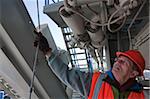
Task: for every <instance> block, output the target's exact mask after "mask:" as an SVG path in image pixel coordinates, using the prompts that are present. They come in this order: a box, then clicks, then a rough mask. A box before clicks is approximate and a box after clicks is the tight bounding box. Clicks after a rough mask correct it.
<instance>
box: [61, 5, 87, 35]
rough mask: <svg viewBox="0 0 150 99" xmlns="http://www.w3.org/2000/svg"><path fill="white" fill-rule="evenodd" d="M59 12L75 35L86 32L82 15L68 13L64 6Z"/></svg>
mask: <svg viewBox="0 0 150 99" xmlns="http://www.w3.org/2000/svg"><path fill="white" fill-rule="evenodd" d="M59 13H60V16H61V17H62V18H63V20H64V21H65V23H66V24H67V25H68V26H69V27H70V28H71V29H72V31H73V33H74V35H75V37H77V35H80V34H84V33H85V29H84V20H83V18H82V17H80V16H79V15H77V14H75V13H68V12H67V11H66V10H65V7H64V6H62V7H60V9H59Z"/></svg>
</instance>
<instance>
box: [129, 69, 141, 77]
mask: <svg viewBox="0 0 150 99" xmlns="http://www.w3.org/2000/svg"><path fill="white" fill-rule="evenodd" d="M137 75H139V72H138V71H135V70H134V71H132V72H131V74H130V78H135V77H136V76H137Z"/></svg>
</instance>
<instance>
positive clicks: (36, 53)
mask: <svg viewBox="0 0 150 99" xmlns="http://www.w3.org/2000/svg"><path fill="white" fill-rule="evenodd" d="M36 1H37V2H36V4H37V13H38V25H39V30H40V14H39V3H38V0H36ZM39 43H40V42H38V45H37V48H36V52H35V58H34V64H33V75H32V79H31V83H30V91H29V99H31V98H32V97H31V95H32V91H33V83H34V78H35V71H36V65H37V58H38V52H39Z"/></svg>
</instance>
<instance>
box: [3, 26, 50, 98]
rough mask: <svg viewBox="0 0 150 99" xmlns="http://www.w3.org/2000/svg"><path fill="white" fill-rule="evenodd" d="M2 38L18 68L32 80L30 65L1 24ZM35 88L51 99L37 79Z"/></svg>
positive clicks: (44, 96)
mask: <svg viewBox="0 0 150 99" xmlns="http://www.w3.org/2000/svg"><path fill="white" fill-rule="evenodd" d="M0 38H1V41H2V42H3V44H2V46H4V47H5V48H6V49H7V50H8V51H9V52H10V53H11V55H13V56H14V59H15V61H17V63H18V66H20V68H21V69H22V70H23V71H24V72H25V75H27V77H28V78H29V79H31V77H32V74H33V73H32V71H31V69H30V68H29V65H28V64H27V63H26V61H25V59H24V58H23V56H22V55H21V54H20V52H19V51H18V50H17V47H16V46H15V44H14V43H13V41H12V40H11V38H10V37H9V35H8V34H7V32H6V31H5V29H4V28H3V26H2V25H1V24H0ZM34 86H35V88H36V89H37V91H38V92H40V93H41V95H42V97H43V99H50V97H49V96H48V94H47V93H46V91H45V90H44V88H43V87H42V85H41V84H40V82H39V80H38V79H37V78H36V77H35V80H34Z"/></svg>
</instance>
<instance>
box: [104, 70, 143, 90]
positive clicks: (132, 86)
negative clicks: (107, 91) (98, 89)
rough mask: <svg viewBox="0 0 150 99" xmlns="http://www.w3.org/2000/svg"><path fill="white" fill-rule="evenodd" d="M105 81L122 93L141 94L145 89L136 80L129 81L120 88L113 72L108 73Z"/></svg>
mask: <svg viewBox="0 0 150 99" xmlns="http://www.w3.org/2000/svg"><path fill="white" fill-rule="evenodd" d="M103 80H104V81H106V82H107V83H109V84H110V85H113V86H114V87H115V88H117V89H118V90H119V91H121V92H124V91H135V92H141V91H142V89H143V86H142V85H141V84H139V83H138V82H137V81H136V80H134V79H129V80H128V81H127V82H126V83H125V84H123V85H122V86H120V84H119V82H118V81H117V80H116V79H115V77H114V76H113V74H112V72H111V70H109V71H107V72H106V77H105V78H104V79H103Z"/></svg>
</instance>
